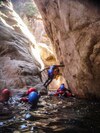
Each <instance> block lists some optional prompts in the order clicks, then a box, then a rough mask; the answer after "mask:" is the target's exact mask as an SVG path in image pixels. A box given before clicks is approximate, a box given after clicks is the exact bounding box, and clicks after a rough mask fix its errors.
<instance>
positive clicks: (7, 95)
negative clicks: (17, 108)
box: [1, 89, 11, 101]
mask: <svg viewBox="0 0 100 133" xmlns="http://www.w3.org/2000/svg"><path fill="white" fill-rule="evenodd" d="M1 95H2V99H3V101H8V100H9V98H10V96H11V92H10V90H8V89H3V90H2V92H1Z"/></svg>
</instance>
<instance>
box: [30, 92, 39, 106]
mask: <svg viewBox="0 0 100 133" xmlns="http://www.w3.org/2000/svg"><path fill="white" fill-rule="evenodd" d="M38 99H39V96H38V94H37V93H36V92H34V91H33V92H31V93H30V94H29V96H28V101H29V103H31V104H36V103H37V102H38Z"/></svg>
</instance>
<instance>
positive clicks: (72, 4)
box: [34, 0, 100, 97]
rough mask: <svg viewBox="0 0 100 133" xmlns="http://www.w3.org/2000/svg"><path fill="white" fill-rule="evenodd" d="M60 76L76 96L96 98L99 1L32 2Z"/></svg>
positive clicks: (99, 52)
mask: <svg viewBox="0 0 100 133" xmlns="http://www.w3.org/2000/svg"><path fill="white" fill-rule="evenodd" d="M34 1H35V3H36V4H37V6H38V8H39V10H40V13H41V15H42V17H43V20H44V25H45V29H46V32H47V34H48V36H49V37H50V39H51V41H52V43H53V47H54V48H55V50H56V54H57V57H58V59H59V61H63V62H64V64H65V68H64V70H63V75H64V77H65V79H66V80H68V81H69V83H70V85H71V87H72V89H73V92H74V93H76V94H78V95H79V96H81V97H82V96H83V97H84V96H85V97H91V96H93V97H100V8H99V7H100V2H99V1H98V0H96V1H94V0H34Z"/></svg>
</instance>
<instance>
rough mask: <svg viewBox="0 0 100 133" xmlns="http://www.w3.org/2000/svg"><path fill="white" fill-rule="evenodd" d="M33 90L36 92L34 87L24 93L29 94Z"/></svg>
mask: <svg viewBox="0 0 100 133" xmlns="http://www.w3.org/2000/svg"><path fill="white" fill-rule="evenodd" d="M33 91H35V92H36V89H35V88H29V89H28V91H27V92H26V94H27V95H29V94H30V93H31V92H33Z"/></svg>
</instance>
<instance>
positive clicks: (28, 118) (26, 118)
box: [25, 113, 34, 121]
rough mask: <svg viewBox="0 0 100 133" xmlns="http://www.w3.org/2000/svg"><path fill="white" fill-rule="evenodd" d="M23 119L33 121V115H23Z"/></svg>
mask: <svg viewBox="0 0 100 133" xmlns="http://www.w3.org/2000/svg"><path fill="white" fill-rule="evenodd" d="M25 120H30V121H34V116H33V115H31V114H30V113H28V114H26V115H25Z"/></svg>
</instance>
